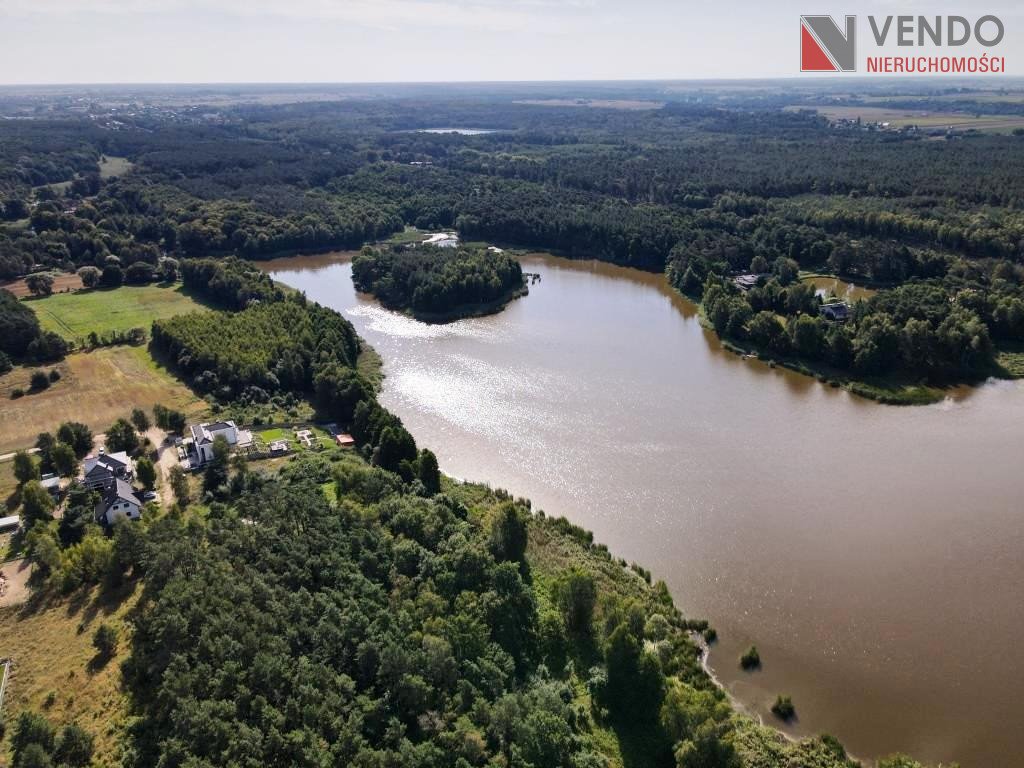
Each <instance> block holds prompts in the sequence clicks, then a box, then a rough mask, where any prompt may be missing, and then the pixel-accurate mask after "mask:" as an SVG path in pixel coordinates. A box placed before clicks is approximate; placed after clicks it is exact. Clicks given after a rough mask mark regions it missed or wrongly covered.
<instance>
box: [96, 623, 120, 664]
mask: <svg viewBox="0 0 1024 768" xmlns="http://www.w3.org/2000/svg"><path fill="white" fill-rule="evenodd" d="M117 639H118V632H117V629H116V628H115V627H112V626H111V625H110V624H107V623H105V622H104V623H103V624H100V625H99V627H97V629H96V632H95V633H94V634H93V636H92V645H93V648H95V649H96V651H97V652H98V653H99V654H100V656H102V657H103V658H105V659H109V658H111V657H113V655H114V654H115V653H117Z"/></svg>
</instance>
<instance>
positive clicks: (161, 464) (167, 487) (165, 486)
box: [146, 427, 178, 505]
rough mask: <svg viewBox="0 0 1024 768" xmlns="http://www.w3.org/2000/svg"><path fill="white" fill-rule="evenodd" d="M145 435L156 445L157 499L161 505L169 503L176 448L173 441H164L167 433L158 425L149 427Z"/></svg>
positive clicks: (170, 501)
mask: <svg viewBox="0 0 1024 768" xmlns="http://www.w3.org/2000/svg"><path fill="white" fill-rule="evenodd" d="M146 437H148V438H149V441H150V442H151V443H152V444H153V445H155V446H156V455H157V460H156V462H155V466H156V472H157V477H158V480H159V482H158V483H157V487H156V494H157V501H158V502H159V503H160V504H161V505H169V504H171V503H172V502H173V501H174V494H173V493H172V492H171V468H172V467H176V466H178V449H177V448H175V447H174V443H173V441H172V442H170V443H168V442H166V440H167V433H166V432H165V431H164V430H162V429H160V428H159V427H150V428H149V430H148V431H147V432H146Z"/></svg>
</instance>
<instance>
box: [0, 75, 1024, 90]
mask: <svg viewBox="0 0 1024 768" xmlns="http://www.w3.org/2000/svg"><path fill="white" fill-rule="evenodd" d="M910 80H922V81H928V82H932V83H935V84H938V83H942V82H954V81H959V82H962V81H972V82H973V81H976V82H985V83H989V84H991V85H992V86H993V87H999V84H1000V83H1006V82H1007V81H1024V75H1006V76H1004V77H1001V78H999V79H998V80H993V79H992V78H991V77H980V76H973V77H972V76H970V75H948V76H940V77H935V76H933V75H927V76H926V75H917V74H914V75H884V76H871V75H866V74H860V73H855V74H841V75H836V74H813V75H808V74H802V73H795V74H792V75H751V76H741V75H737V76H724V77H651V78H568V79H551V80H515V79H508V80H192V81H185V80H182V81H175V80H146V81H136V82H132V81H114V80H109V81H108V80H98V81H80V82H78V81H65V82H56V81H53V82H50V81H47V82H10V83H2V82H0V88H61V87H63V88H82V87H97V86H103V87H107V86H121V87H138V86H161V87H182V86H189V87H203V86H205V87H210V86H291V87H295V86H386V85H572V84H581V85H587V84H602V83H612V84H620V85H626V84H658V83H736V82H780V81H786V82H792V81H797V82H799V81H806V82H811V81H816V82H818V81H835V82H836V83H840V82H848V81H867V82H888V81H899V82H906V81H910Z"/></svg>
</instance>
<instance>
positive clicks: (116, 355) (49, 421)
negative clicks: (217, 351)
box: [0, 346, 206, 454]
mask: <svg viewBox="0 0 1024 768" xmlns="http://www.w3.org/2000/svg"><path fill="white" fill-rule="evenodd" d="M53 368H56V369H57V370H58V371H60V374H61V378H60V380H59V381H57V382H54V383H53V384H51V385H50V387H49V389H46V390H43V391H42V392H37V393H31V394H26V395H25V396H24V397H20V398H18V399H16V400H12V399H11V391H12V390H13V389H15V388H21V389H24V390H25V391H28V388H29V384H28V382H29V376H30V374H31V372H32V370H33V369H30V368H16V369H15V370H13V371H11V372H10V373H8V374H6V375H5V376H3V377H0V404H2V405H0V454H3V453H9V452H11V451H15V450H18V449H19V448H28V447H31V446H32V445H34V444H35V441H36V436H37V435H38V434H39V433H40V432H52V431H53V430H55V429H56V428H57V427H58V426H59V425H60V423H61V422H64V421H80V422H82V423H84V424H87V425H88V426H89V427H90V428H91V429H92V430H93V431H94V432H96V433H99V432H103V431H104V430H106V429H107V427H109V426H110V425H111V424H112V423H113V422H114V420H115V419H117V418H120V417H127V416H128V415H129V414H130V413H131V410H132V408H135V407H139V408H144V409H146V410H149V409H151V408H152V407H153V405H154V404H155V403H162V404H163V405H166V406H167V407H169V408H177V409H179V410H182V411H184V412H185V413H186V414H188V415H189V416H194V415H197V414H199V413H201V412H203V411H204V410H205V407H206V404H205V403H204V402H203V401H202V400H200V399H199V398H198V397H196V395H195V394H194V393H193V392H192V390H190V389H189V388H188V387H186V386H185V385H184V384H182V383H181V382H180V381H178V380H177V379H175V378H174V377H173V376H172V375H171V374H170V373H168V372H167V371H166V370H165V369H164V368H162V367H161V366H159V365H158V364H157V363H156V362H155V361H154V360H153V359H152V358H151V357H150V355H149V351H148V350H147V349H146V348H145V347H129V346H117V347H105V348H103V349H97V350H94V351H92V352H76V353H74V354H72V355H69V356H68V357H67V358H66V359H65V360H63V361H62V362H60V363H57V364H56V365H51V366H44V367H43V370H45V371H49V370H51V369H53Z"/></svg>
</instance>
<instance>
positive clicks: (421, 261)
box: [352, 245, 528, 322]
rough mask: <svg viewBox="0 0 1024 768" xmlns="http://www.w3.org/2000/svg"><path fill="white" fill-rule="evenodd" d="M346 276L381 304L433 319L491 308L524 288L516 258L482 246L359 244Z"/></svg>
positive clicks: (479, 312) (524, 290)
mask: <svg viewBox="0 0 1024 768" xmlns="http://www.w3.org/2000/svg"><path fill="white" fill-rule="evenodd" d="M352 281H353V282H354V283H355V285H356V288H358V289H359V290H360V291H364V292H366V293H372V294H373V295H374V296H376V297H377V298H378V299H380V301H381V303H382V304H383V305H384V306H385V307H388V308H389V309H397V310H401V311H408V312H409V313H411V314H412V316H413V317H415V318H417V319H418V320H429V321H433V322H444V321H447V320H456V319H458V318H460V317H473V316H477V315H484V314H490V313H493V312H497V311H499V310H500V309H501V308H502V307H504V306H505V305H506V304H508V302H510V301H512V300H513V299H515V298H518V297H520V296H522V295H524V294H525V293H526V292H527V290H528V289H527V287H526V283H525V280H524V278H523V270H522V267H520V265H519V262H518V261H516V260H515V259H514V258H513V257H511V256H509V255H508V254H507V253H505V252H504V251H501V250H499V249H494V248H483V247H477V248H467V247H457V248H437V247H433V246H429V245H426V246H423V245H421V246H418V247H415V248H412V247H408V246H391V247H378V248H369V247H368V248H364V249H363V250H362V252H361V253H360V254H359V255H358V256H356V257H355V258H354V259H353V260H352Z"/></svg>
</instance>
